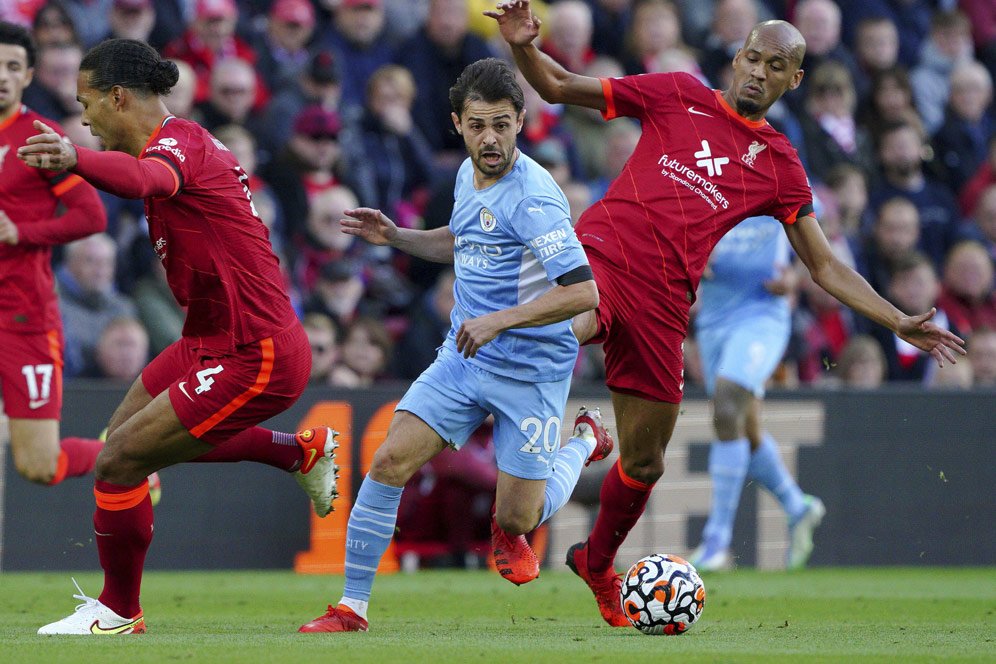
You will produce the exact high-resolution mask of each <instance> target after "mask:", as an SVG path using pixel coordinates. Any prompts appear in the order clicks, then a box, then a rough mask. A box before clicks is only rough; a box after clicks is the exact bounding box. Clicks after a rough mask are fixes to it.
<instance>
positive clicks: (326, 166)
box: [260, 106, 350, 240]
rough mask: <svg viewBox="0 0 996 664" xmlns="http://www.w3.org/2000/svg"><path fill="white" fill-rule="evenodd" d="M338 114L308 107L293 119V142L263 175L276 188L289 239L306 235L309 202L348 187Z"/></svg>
mask: <svg viewBox="0 0 996 664" xmlns="http://www.w3.org/2000/svg"><path fill="white" fill-rule="evenodd" d="M341 131H342V123H341V121H340V119H339V114H338V113H336V112H335V111H331V110H328V109H325V108H322V107H321V106H309V107H307V108H305V109H304V110H302V111H301V112H300V113H299V114H298V115H297V117H296V118H294V128H293V131H292V133H291V137H290V140H288V141H287V145H286V146H285V147H284V149H283V152H281V153H280V154H279V155H278V156H277V158H276V159H274V160H272V161H270V162H269V163H268V164H267V165H266V166H265V167H264V168H263V169H262V170H261V171H260V176H261V177H262V178H263V179H264V180H266V182H268V183H269V184H270V186H271V187H272V188H273V192H274V193H275V194H276V197H277V200H278V201H279V203H280V209H281V210H282V211H283V214H284V219H285V221H286V222H287V223H286V226H287V237H288V239H291V240H293V239H294V238H296V237H297V236H299V235H301V234H302V233H303V232H304V229H305V225H306V221H307V219H308V209H309V207H310V205H311V203H310V201H311V200H312V199H313V198H314V197H315V196H316V195H317V194H319V193H321V192H322V191H325V190H326V189H331V188H332V187H335V186H337V185H341V184H347V185H348V184H349V182H347V180H346V178H347V177H348V176H349V173H350V172H349V171H348V169H347V168H346V160H345V156H344V155H343V152H342V147H341V145H340V143H339V133H340V132H341Z"/></svg>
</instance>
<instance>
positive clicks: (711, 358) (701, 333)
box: [695, 317, 789, 398]
mask: <svg viewBox="0 0 996 664" xmlns="http://www.w3.org/2000/svg"><path fill="white" fill-rule="evenodd" d="M788 339H789V322H788V321H787V320H783V319H777V318H771V317H756V318H744V319H741V320H738V321H736V324H734V325H722V326H716V327H707V328H703V329H699V330H698V331H697V332H696V334H695V340H696V341H697V342H698V344H699V353H700V355H701V356H702V370H703V372H704V373H705V382H706V392H708V393H709V395H710V396H711V395H712V393H713V390H715V389H716V379H717V378H723V379H725V380H728V381H731V382H734V383H736V384H737V385H740V386H741V387H743V388H744V389H747V390H750V391H751V392H752V393H753V394H754V396H756V397H758V398H760V397H763V396H764V384H765V383H766V382H768V378H770V377H771V374H772V372H774V370H775V367H777V366H778V363H779V362H780V361H781V359H782V356H783V355H784V354H785V347H786V346H787V345H788Z"/></svg>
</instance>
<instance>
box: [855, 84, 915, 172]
mask: <svg viewBox="0 0 996 664" xmlns="http://www.w3.org/2000/svg"><path fill="white" fill-rule="evenodd" d="M859 120H860V123H861V125H862V126H864V127H865V128H866V129H867V130H868V131H869V133H871V135H872V138H873V139H874V141H875V143H876V144H878V142H879V141H880V140H881V135H882V133H883V132H884V130H885V129H886V128H888V127H890V126H891V125H895V124H897V123H905V124H911V125H913V126H915V127H916V128H917V130H918V131H920V133H923V122H922V121H921V120H920V114H919V113H918V112H917V110H916V107H915V106H914V105H913V84H912V83H910V76H909V74H908V73H907V72H906V70H905V69H903V68H902V67H894V68H892V69H884V70H882V71H880V72H876V73H875V75H874V76H872V79H871V87H870V88H869V91H868V96H867V98H866V99H865V103H864V104H863V106H862V108H861V111H860V113H859ZM867 175H869V176H871V175H874V173H870V172H869V173H867Z"/></svg>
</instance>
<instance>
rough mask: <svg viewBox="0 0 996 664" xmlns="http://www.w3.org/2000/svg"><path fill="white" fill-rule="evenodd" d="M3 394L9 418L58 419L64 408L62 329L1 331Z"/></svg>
mask: <svg viewBox="0 0 996 664" xmlns="http://www.w3.org/2000/svg"><path fill="white" fill-rule="evenodd" d="M0 397H2V398H3V409H4V412H5V413H7V417H12V418H18V419H26V420H57V419H59V416H60V413H61V411H62V330H59V329H56V330H49V331H48V332H38V333H34V334H18V333H15V332H10V331H7V330H0Z"/></svg>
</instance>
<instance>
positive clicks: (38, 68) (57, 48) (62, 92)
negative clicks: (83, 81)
mask: <svg viewBox="0 0 996 664" xmlns="http://www.w3.org/2000/svg"><path fill="white" fill-rule="evenodd" d="M82 58H83V50H82V49H81V48H80V46H79V44H76V43H59V44H51V45H49V46H46V47H44V48H40V49H38V58H37V62H36V63H35V76H34V79H33V81H32V83H31V85H30V86H29V87H28V89H27V90H25V91H24V103H25V104H27V105H28V106H29V107H31V108H32V109H34V110H35V111H37V112H38V113H40V114H41V115H44V116H45V117H49V118H52V119H53V120H55V121H56V122H62V121H63V120H64V119H65V118H67V117H69V116H70V115H78V114H79V112H80V105H79V102H77V101H76V72H77V71H78V69H79V66H80V60H81V59H82Z"/></svg>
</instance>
